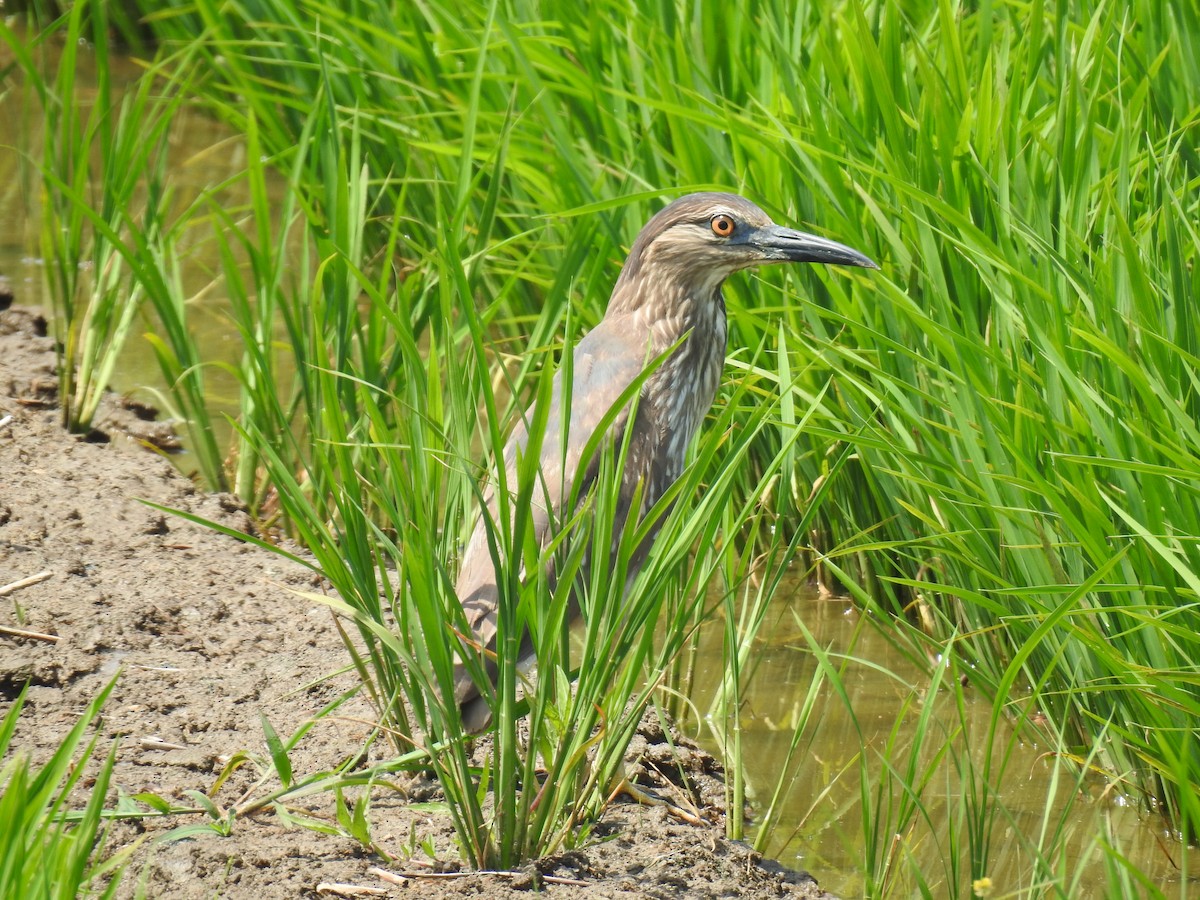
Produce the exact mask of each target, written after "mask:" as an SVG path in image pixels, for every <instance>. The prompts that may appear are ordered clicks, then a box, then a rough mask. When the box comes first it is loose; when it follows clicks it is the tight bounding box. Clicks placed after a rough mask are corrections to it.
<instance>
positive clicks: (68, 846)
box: [0, 681, 137, 900]
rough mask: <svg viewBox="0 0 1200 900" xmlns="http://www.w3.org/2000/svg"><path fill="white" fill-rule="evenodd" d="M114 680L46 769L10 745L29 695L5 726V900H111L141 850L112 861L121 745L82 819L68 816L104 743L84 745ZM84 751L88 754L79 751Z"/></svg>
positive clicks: (0, 738) (0, 742)
mask: <svg viewBox="0 0 1200 900" xmlns="http://www.w3.org/2000/svg"><path fill="white" fill-rule="evenodd" d="M115 683H116V682H115V681H112V682H109V684H108V685H107V686H106V687H105V688H104V689H103V690H102V691H101V692H100V693H99V694H98V695H97V696H96V698H95V699H94V700H93V701H92V702H91V703H90V704H88V707H87V709H86V710H85V711H84V713H83V715H82V716H81V717H80V718H79V720H78V721H77V722H76V723H75V725H74V726H73V727H72V728H71V730H70V731H69V732H68V733H67V735H66V736H65V737H64V739H63V741H62V743H61V744H60V745H59V747H58V749H57V750H55V752H54V755H53V756H51V758H50V759H49V760H48V761H47V762H46V763H45V764H44V765H42V766H40V767H38V766H34V765H32V764H31V763H30V761H29V758H28V756H27V754H24V753H22V752H21V751H20V750H19V749H17V748H15V747H14V746H13V744H12V740H13V734H14V733H15V731H16V728H17V722H18V720H19V719H20V716H21V710H22V709H23V708H24V705H25V696H26V693H27V690H28V689H27V688H26V689H24V690H22V691H21V693H20V694H18V695H17V698H16V700H15V702H14V703H13V704H12V707H11V708H10V709H9V710H8V712H7V713H6V714H5V716H4V719H3V721H0V760H3V765H2V766H0V819H2V820H3V821H4V823H5V826H4V828H3V829H0V896H4V897H22V898H29V900H39V898H49V897H78V896H81V895H82V894H83V893H84V892H87V895H88V896H96V897H113V896H115V895H116V892H117V889H118V888H119V886H120V883H121V877H122V874H123V872H124V869H125V866H126V865H127V864H128V860H129V856H130V855H131V854H132V853H133V851H134V849H136V847H137V844H136V843H135V844H132V845H129V846H127V847H124V848H122V849H121V850H120V851H119V852H117V853H113V854H108V853H106V849H105V835H106V832H105V829H104V828H103V827H102V821H103V813H104V801H105V798H106V795H107V793H108V785H109V782H110V780H111V778H112V771H113V764H114V762H115V761H116V750H117V748H116V745H115V744H114V745H113V747H112V749H111V750H110V751H109V753H108V756H107V757H105V759H104V760H103V761H102V762H101V764H100V768H99V771H98V772H97V774H96V780H95V782H94V784H93V785H92V786H91V787H90V789H89V790H90V794H91V796H90V799H89V800H88V802H87V805H86V806H85V807H84V809H83V810H82V812H80V813H78V814H76V813H72V812H70V811H69V810H68V798H69V796H70V794H71V791H72V790H73V789H74V788H75V786H76V785H77V784H78V783H79V780H80V779H81V778H82V777H83V775H84V771H85V766H84V763H85V762H86V761H87V760H89V759H91V757H92V754H93V752H94V751H95V748H96V742H97V741H98V740H99V737H100V736H99V734H98V733H97V734H94V735H93V736H92V738H91V740H90V741H88V742H87V743H86V745H85V744H84V738H85V736H86V734H87V731H88V729H89V728H90V727H91V726H92V724H93V723H94V722H95V721H96V719H97V717H98V716H99V714H100V710H101V708H102V707H103V706H104V702H105V700H107V699H108V695H109V694H110V693H111V692H112V688H113V685H114V684H115ZM81 748H82V749H81Z"/></svg>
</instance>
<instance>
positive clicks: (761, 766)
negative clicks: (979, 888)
mask: <svg viewBox="0 0 1200 900" xmlns="http://www.w3.org/2000/svg"><path fill="white" fill-rule="evenodd" d="M798 619H799V620H800V621H803V623H804V625H805V626H806V627H807V628H808V630H809V631H811V633H812V635H813V637H814V639H815V643H816V645H818V646H820V647H823V648H826V649H827V650H828V651H829V652H830V653H831V654H832V655H833V657H834V661H835V663H839V662H841V658H840V654H845V656H846V657H847V658H848V660H849V661H848V662H847V665H846V668H845V670H844V672H843V675H842V684H843V686H844V689H845V692H846V696H847V697H848V700H849V704H850V706H851V709H852V711H853V715H851V711H850V710H847V708H846V704H845V703H844V702H843V701H842V700H841V699H840V698H839V696H838V695H837V692H836V691H835V690H834V689H833V687H832V686H831V685H830V684H828V683H826V685H825V686H824V688H823V690H822V692H821V693H822V697H821V700H820V701H818V706H817V708H816V710H815V712H814V715H813V716H812V717H811V719H810V726H809V727H810V730H811V734H809V735H806V736H805V740H804V741H802V743H801V744H800V752H799V753H798V754H796V756H795V757H794V760H793V773H792V776H791V782H790V785H789V788H788V793H787V801H786V804H785V807H784V812H783V815H782V817H781V819H780V821H779V824H778V827H777V829H776V831H775V833H774V835H773V836H772V839H771V840H770V842H768V844H767V846H766V852H767V855H769V856H773V857H775V858H777V859H779V860H780V861H781V862H783V863H784V864H785V865H789V866H793V867H795V868H798V869H804V870H807V871H809V872H812V873H813V874H814V875H815V876H816V877H817V878H818V880H819V881H820V882H821V886H822V887H823V888H825V889H826V890H829V891H832V892H833V893H835V894H837V895H839V896H842V897H847V898H849V897H858V896H863V894H864V884H865V881H864V875H863V864H864V859H865V858H866V855H865V854H866V850H865V838H864V834H865V832H866V827H865V825H869V827H871V828H875V827H876V826H879V828H880V831H881V832H882V833H881V834H880V838H881V846H882V845H883V844H884V843H886V842H891V841H893V840H894V833H893V829H891V828H889V816H892V817H894V816H895V815H896V812H895V810H896V809H897V804H899V803H901V802H903V800H904V793H903V791H902V790H901V789H900V786H899V785H900V778H899V776H897V778H894V779H889V778H888V777H887V773H888V768H889V766H890V767H892V768H893V769H894V770H896V771H898V772H900V773H903V772H905V771H906V769H907V767H908V766H909V765H910V761H913V760H915V763H916V768H915V772H916V773H918V775H917V778H916V779H915V780H916V781H920V780H921V779H927V783H926V785H925V788H924V790H923V791H922V794H921V801H920V802H921V805H922V806H923V807H924V810H925V811H926V812H927V813H928V815H929V819H928V821H927V820H925V819H924V818H923V817H922V816H921V815H917V816H916V817H914V819H913V820H912V821H911V822H909V824H908V827H907V828H906V829H905V830H904V832H903V834H902V837H901V839H900V840H899V841H896V842H895V845H896V846H895V848H889V849H893V850H894V862H893V865H894V866H895V867H896V868H897V869H898V872H897V875H896V876H895V877H894V879H893V882H892V883H893V884H895V885H897V886H900V885H905V886H907V885H908V879H907V877H905V875H904V873H906V872H907V871H909V870H910V869H911V868H912V867H914V866H915V867H916V868H918V869H919V870H920V871H921V873H922V874H923V875H924V877H925V878H926V879H928V881H929V884H930V886H931V888H932V890H933V895H934V896H949V895H953V894H958V895H960V896H970V895H971V891H970V874H969V868H970V866H969V861H970V855H969V852H967V851H966V849H965V848H966V846H967V834H966V828H967V825H968V822H970V821H971V820H972V818H974V817H971V816H970V815H969V814H967V812H966V809H964V803H963V799H962V798H963V796H964V788H963V784H962V783H961V782H960V777H965V778H966V779H967V782H966V783H967V784H968V785H971V784H973V785H974V786H975V788H976V789H977V790H979V791H982V790H983V785H984V784H985V783H989V782H990V783H993V784H997V786H998V790H997V792H996V793H995V795H994V797H992V798H990V799H991V800H992V802H994V803H995V804H996V805H997V807H999V808H998V809H997V811H996V814H995V817H994V819H993V823H992V831H991V840H990V841H989V842H987V844H988V846H989V848H990V849H989V854H988V867H987V873H986V874H988V875H990V877H991V878H992V880H993V883H994V884H995V889H996V895H997V896H1004V895H1007V894H1009V892H1011V891H1014V890H1016V889H1017V888H1019V887H1022V886H1024V887H1028V886H1029V885H1030V883H1031V882H1032V881H1034V880H1035V879H1034V877H1033V876H1032V875H1031V874H1030V872H1031V858H1032V857H1031V853H1030V851H1029V849H1028V848H1029V847H1030V846H1033V847H1037V846H1039V845H1040V846H1042V847H1044V848H1049V847H1053V846H1061V847H1063V848H1065V852H1064V853H1062V854H1058V856H1061V857H1063V858H1059V859H1057V863H1058V871H1059V872H1062V873H1066V874H1068V875H1071V874H1073V873H1075V872H1076V870H1077V869H1078V870H1080V876H1081V877H1080V880H1079V881H1078V882H1076V883H1075V884H1074V888H1073V890H1072V892H1071V893H1070V896H1077V897H1084V896H1103V894H1104V885H1105V884H1106V883H1107V882H1106V877H1105V873H1104V871H1103V862H1102V860H1103V855H1102V854H1101V852H1100V848H1099V842H1100V841H1101V840H1108V841H1110V842H1112V843H1113V844H1114V846H1116V847H1117V848H1119V850H1120V852H1121V855H1122V856H1125V857H1126V858H1128V859H1130V860H1134V861H1136V862H1135V865H1136V866H1137V867H1138V868H1139V869H1141V870H1142V872H1144V873H1145V874H1146V875H1147V876H1149V877H1150V878H1151V879H1152V881H1153V882H1154V883H1155V884H1157V885H1159V886H1162V887H1164V888H1167V887H1168V886H1169V885H1172V884H1174V885H1179V884H1180V882H1181V875H1180V872H1179V870H1178V869H1177V868H1176V866H1177V865H1182V864H1184V863H1185V862H1186V860H1184V859H1182V856H1183V854H1184V848H1183V847H1181V846H1180V845H1179V844H1178V842H1176V841H1173V840H1171V839H1169V838H1166V837H1164V836H1163V831H1162V828H1161V823H1160V822H1159V821H1158V820H1157V819H1156V818H1155V817H1153V816H1142V815H1140V814H1139V812H1138V811H1137V810H1136V809H1135V808H1134V807H1133V806H1132V805H1128V804H1124V803H1122V802H1120V801H1119V800H1116V799H1114V798H1113V797H1112V796H1110V795H1106V794H1105V792H1104V789H1103V785H1102V784H1095V785H1092V790H1091V792H1090V793H1089V794H1086V795H1081V794H1079V793H1077V792H1076V791H1074V789H1073V784H1074V777H1073V775H1071V774H1069V773H1067V772H1066V771H1064V770H1061V769H1059V770H1058V771H1057V772H1056V769H1057V768H1058V767H1056V766H1055V765H1054V764H1053V760H1052V759H1051V758H1050V757H1049V756H1048V755H1047V753H1046V748H1045V747H1037V746H1033V745H1031V744H1028V743H1023V742H1016V741H1013V736H1012V734H1011V733H1010V732H1009V730H1008V729H1007V728H1006V727H1004V726H1003V725H1002V726H1001V728H1000V731H1001V732H1002V733H1001V734H999V735H998V736H997V737H996V739H995V741H994V742H993V746H992V748H991V749H992V753H991V767H992V770H993V774H992V775H990V776H989V777H988V778H987V780H986V781H985V779H984V769H985V766H986V765H987V757H988V754H986V753H985V752H984V744H985V743H986V740H987V733H988V727H989V723H990V720H991V715H992V704H991V702H990V701H989V700H988V699H987V698H986V697H984V696H982V695H981V694H979V693H977V692H975V691H973V690H972V689H971V688H970V687H969V686H968V687H967V688H966V689H965V691H964V692H963V696H964V698H965V700H966V702H965V706H964V712H965V715H960V713H959V711H958V709H957V708H956V704H955V698H954V694H955V692H954V691H952V690H950V688H949V686H948V685H945V684H943V686H942V688H941V690H940V691H938V692H937V694H936V695H935V697H934V698H933V702H934V703H935V704H936V706H935V708H934V710H932V713H933V718H932V720H931V722H930V724H929V725H928V727H927V728H926V730H925V732H924V736H923V740H922V741H921V745H920V746H914V738H915V735H916V734H917V733H919V731H920V729H919V726H918V719H919V717H920V716H921V714H922V711H923V709H924V704H925V703H927V702H929V698H928V697H927V696H926V688H927V687H928V685H929V683H930V679H929V677H928V676H924V675H922V674H921V671H920V670H919V669H918V668H917V667H916V666H914V665H913V664H912V662H911V661H909V660H908V659H906V658H905V657H904V655H903V654H902V653H901V652H900V651H899V650H897V649H896V648H895V647H893V646H892V645H891V644H890V643H889V642H888V641H887V640H886V639H885V638H884V637H883V636H882V635H881V634H880V633H879V632H878V630H877V629H876V628H875V627H874V623H872V622H869V621H867V622H864V621H863V617H862V616H861V614H860V613H859V612H858V611H857V610H856V609H855V608H854V606H853V605H852V604H851V602H850V601H849V600H848V599H821V598H819V597H818V596H817V594H816V592H815V591H814V590H813V589H812V588H811V587H809V586H807V585H805V584H802V583H800V582H798V581H797V580H794V579H793V580H790V581H789V580H785V581H784V583H783V584H782V585H781V589H780V592H779V595H778V598H777V599H776V601H775V605H774V608H773V609H772V611H771V612H770V613H769V614H768V617H767V621H766V622H765V624H764V626H763V630H762V639H761V640H760V641H759V642H758V643H757V644H756V648H755V652H754V654H753V659H754V660H755V664H756V666H757V670H756V671H755V672H754V675H753V677H752V678H751V679H750V680H749V682H748V683H749V688H748V690H747V697H746V703H745V704H744V706H743V708H742V715H741V724H742V728H743V734H742V746H743V753H744V756H745V760H746V765H745V767H746V769H747V770H748V777H749V787H748V790H749V791H750V802H751V804H752V805H753V806H754V807H755V809H756V811H758V812H761V810H762V808H763V807H764V806H765V804H766V803H767V802H768V801H769V799H770V797H771V793H772V791H773V790H774V789H775V784H776V783H777V781H778V780H779V778H780V777H781V770H782V769H783V767H784V764H785V760H786V757H787V753H788V748H789V746H790V744H791V741H792V730H793V729H792V723H793V722H794V721H795V719H796V715H797V710H798V706H799V704H800V703H801V702H802V701H803V699H804V696H805V694H806V693H807V691H808V688H809V684H810V682H811V680H812V679H813V677H814V676H815V674H816V672H817V661H816V657H815V655H814V654H813V652H812V651H811V650H810V649H809V646H810V645H809V642H808V640H807V639H806V638H805V636H804V632H803V630H802V629H801V628H800V627H799V626H798V625H797V620H798ZM722 631H723V625H722V624H720V623H717V624H716V625H710V626H709V627H708V628H707V629H706V630H705V633H704V634H703V636H702V640H701V648H700V661H699V663H698V674H697V678H696V686H695V690H694V691H693V692H692V700H693V702H694V703H695V704H696V708H698V709H699V710H701V711H702V712H703V711H706V710H707V709H708V708H709V706H710V705H711V701H712V698H713V696H714V695H715V693H716V691H717V688H718V686H719V682H720V677H721V672H722V665H723V657H722V648H721V642H722ZM689 727H690V729H692V730H693V731H694V730H695V729H696V726H695V723H694V722H693V723H692V724H691V725H690V726H689ZM860 730H861V734H862V737H861V739H860V737H859V734H860ZM699 737H700V740H701V742H702V743H703V744H705V746H706V747H707V749H709V750H710V751H712V752H714V753H718V755H719V742H718V741H717V739H716V737H715V736H714V733H713V732H712V731H711V730H710V729H708V728H704V729H701V730H700V735H699ZM810 738H811V743H809V742H808V741H809V739H810ZM947 744H948V745H949V748H950V749H949V752H945V754H944V755H943V752H944V751H945V750H946V745H947ZM1010 744H1012V745H1013V746H1011V748H1010V746H1009V745H1010ZM860 747H865V748H866V752H865V766H862V765H860V759H859V751H860ZM1006 754H1007V755H1008V763H1007V766H1006V767H1005V768H1004V770H1003V772H1002V774H1001V775H999V776H997V775H996V774H995V770H996V769H998V768H999V767H1000V765H1001V761H1002V760H1004V759H1005V756H1006ZM864 770H865V771H866V772H867V773H868V775H867V777H868V779H869V783H868V784H867V785H866V786H865V787H864V785H863V783H862V781H863V772H864ZM972 772H973V775H972V774H971V773H972ZM960 773H961V774H960ZM881 784H883V785H884V787H883V788H881V787H880V785H881ZM864 789H865V790H866V791H867V792H868V795H869V796H870V798H871V799H870V806H871V811H870V813H869V814H868V815H867V817H866V818H865V819H864V812H863V802H862V795H863V791H864ZM887 798H890V800H889V799H887ZM981 799H982V795H981ZM889 802H890V805H889ZM894 821H895V819H894V818H892V819H891V822H893V823H894ZM1056 832H1057V833H1058V834H1060V835H1061V838H1059V839H1055V838H1054V835H1055V833H1056ZM952 842H957V843H959V844H960V845H961V846H962V847H963V848H964V849H963V850H962V851H961V852H960V854H959V859H960V863H961V865H962V867H963V870H964V871H961V872H960V873H958V874H957V876H956V875H955V874H954V873H952V872H951V871H950V870H949V868H948V866H949V861H950V859H951V858H952V857H953V856H954V855H955V854H953V853H952V852H951V849H950V848H951V845H952ZM1167 851H1169V852H1170V854H1171V855H1172V856H1174V857H1175V861H1174V863H1172V861H1171V860H1170V859H1169V858H1168V855H1167ZM908 857H911V865H910V863H909V861H908ZM1084 859H1087V860H1088V861H1086V862H1081V861H1082V860H1084ZM1005 876H1008V877H1007V879H1006V878H1005ZM952 881H953V882H957V887H956V888H952V887H951V886H950V882H952ZM1168 892H1170V891H1168ZM908 894H909V891H908V890H907V889H905V890H903V891H901V893H900V894H898V895H899V896H907V895H908Z"/></svg>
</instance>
